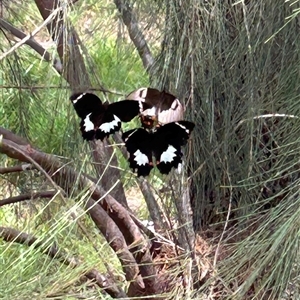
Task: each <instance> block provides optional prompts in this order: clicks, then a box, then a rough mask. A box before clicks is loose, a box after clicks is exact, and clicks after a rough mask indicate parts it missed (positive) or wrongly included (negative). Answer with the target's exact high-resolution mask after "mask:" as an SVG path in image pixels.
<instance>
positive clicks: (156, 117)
mask: <svg viewBox="0 0 300 300" xmlns="http://www.w3.org/2000/svg"><path fill="white" fill-rule="evenodd" d="M126 99H129V100H136V101H139V102H142V103H144V104H146V105H147V106H148V107H149V108H148V109H143V111H142V112H141V115H140V119H141V122H142V126H143V127H144V128H155V127H156V126H158V125H164V124H167V123H171V122H177V121H179V120H182V118H183V113H184V108H183V106H182V104H181V103H180V101H179V100H178V99H177V98H176V97H175V96H174V95H172V94H170V93H167V92H165V91H159V90H157V89H153V88H140V89H137V90H135V91H133V92H131V93H130V94H129V95H128V96H127V97H126Z"/></svg>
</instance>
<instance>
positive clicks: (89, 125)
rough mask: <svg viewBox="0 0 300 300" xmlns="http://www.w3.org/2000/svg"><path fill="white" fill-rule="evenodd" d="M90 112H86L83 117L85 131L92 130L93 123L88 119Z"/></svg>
mask: <svg viewBox="0 0 300 300" xmlns="http://www.w3.org/2000/svg"><path fill="white" fill-rule="evenodd" d="M91 114H92V113H90V114H88V115H87V116H86V117H85V119H84V120H83V126H84V128H85V131H91V130H94V128H95V127H94V123H93V122H92V121H91V120H90V115H91Z"/></svg>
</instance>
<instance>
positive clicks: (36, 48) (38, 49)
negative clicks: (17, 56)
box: [0, 18, 62, 89]
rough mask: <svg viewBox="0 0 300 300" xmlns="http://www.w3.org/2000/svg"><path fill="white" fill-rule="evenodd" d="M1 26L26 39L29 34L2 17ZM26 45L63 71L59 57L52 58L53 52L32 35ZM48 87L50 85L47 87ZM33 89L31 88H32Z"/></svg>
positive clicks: (56, 68) (55, 67) (58, 70)
mask: <svg viewBox="0 0 300 300" xmlns="http://www.w3.org/2000/svg"><path fill="white" fill-rule="evenodd" d="M0 27H2V28H4V29H5V30H8V31H9V32H10V33H11V34H12V35H14V36H15V37H17V38H19V39H22V40H24V39H25V38H26V37H27V35H26V34H25V33H24V32H23V31H21V30H19V29H17V28H16V27H14V26H12V25H11V24H9V23H8V22H7V21H4V20H3V19H1V18H0ZM24 43H25V44H26V45H28V46H30V47H31V48H32V49H33V50H34V51H36V52H37V53H38V54H39V55H40V56H41V57H42V58H43V59H44V60H45V61H47V62H53V63H52V66H53V67H54V69H55V70H56V71H57V72H58V73H59V74H60V73H61V71H62V70H61V62H60V60H59V59H57V58H54V59H53V58H52V57H51V54H50V53H49V52H48V51H47V50H46V49H44V48H43V47H42V46H41V45H40V44H39V43H38V42H37V41H36V40H35V39H34V38H33V37H32V36H30V38H29V39H27V40H25V42H24ZM47 88H48V87H47ZM30 89H31V88H30Z"/></svg>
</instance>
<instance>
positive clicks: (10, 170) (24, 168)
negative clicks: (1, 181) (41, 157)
mask: <svg viewBox="0 0 300 300" xmlns="http://www.w3.org/2000/svg"><path fill="white" fill-rule="evenodd" d="M32 169H34V166H33V165H32V164H22V165H18V166H12V167H6V168H2V167H0V174H8V173H16V172H23V171H29V170H32Z"/></svg>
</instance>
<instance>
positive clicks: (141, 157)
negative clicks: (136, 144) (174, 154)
mask: <svg viewBox="0 0 300 300" xmlns="http://www.w3.org/2000/svg"><path fill="white" fill-rule="evenodd" d="M133 155H134V156H135V158H134V160H135V161H136V163H137V165H138V166H144V165H146V164H148V163H149V159H148V157H147V155H145V154H144V153H142V152H141V151H140V150H136V151H135V152H134V153H133Z"/></svg>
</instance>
